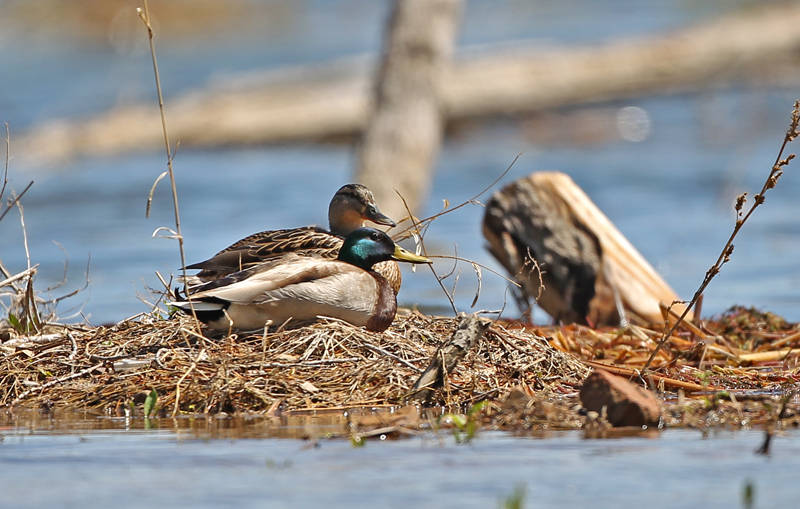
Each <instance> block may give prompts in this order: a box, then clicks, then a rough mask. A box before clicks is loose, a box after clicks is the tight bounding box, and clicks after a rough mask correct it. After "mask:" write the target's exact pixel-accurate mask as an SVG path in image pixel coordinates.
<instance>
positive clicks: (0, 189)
mask: <svg viewBox="0 0 800 509" xmlns="http://www.w3.org/2000/svg"><path fill="white" fill-rule="evenodd" d="M5 126H6V139H5V141H6V162H5V165H4V167H3V187H0V203H2V202H3V193H5V192H6V185H8V159H9V154H10V153H11V134H10V133H9V130H8V122H5Z"/></svg>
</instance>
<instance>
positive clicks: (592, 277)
mask: <svg viewBox="0 0 800 509" xmlns="http://www.w3.org/2000/svg"><path fill="white" fill-rule="evenodd" d="M483 234H484V236H485V237H486V239H487V240H488V241H489V246H488V248H489V251H490V252H491V253H492V255H493V256H494V257H495V258H497V260H498V261H499V262H500V263H501V264H502V265H503V266H504V267H505V268H506V270H507V271H508V272H509V273H510V274H511V276H512V277H513V278H514V279H515V280H516V281H517V282H518V283H520V284H521V285H522V292H523V293H524V295H523V298H524V299H525V300H526V301H527V299H528V298H532V299H535V300H536V301H537V303H538V304H539V306H540V307H541V308H542V309H544V310H545V311H546V312H547V313H548V314H550V315H551V316H552V317H553V318H554V319H556V320H559V321H563V322H566V323H571V322H575V323H581V324H591V325H618V324H619V323H620V320H621V317H620V313H619V310H620V309H621V308H622V309H624V310H625V313H624V314H625V317H626V318H627V319H628V320H630V321H633V322H637V323H643V324H656V323H663V318H662V314H661V307H660V306H662V305H665V306H669V305H671V304H672V303H673V302H675V301H677V300H679V299H678V296H677V295H676V294H675V292H674V291H672V289H671V288H670V287H669V285H667V283H666V282H664V280H663V279H662V278H661V276H659V274H658V273H657V272H656V271H655V269H653V267H652V266H651V265H650V264H649V263H647V260H645V259H644V257H643V256H642V255H641V254H640V253H639V252H638V251H637V250H636V248H634V247H633V245H631V243H630V242H629V241H628V240H627V239H626V238H625V237H624V236H623V235H622V233H620V232H619V230H617V228H616V227H615V226H614V225H613V224H612V223H611V221H610V220H609V219H608V218H607V217H606V216H605V214H603V213H602V212H601V211H600V209H598V208H597V206H596V205H595V204H594V203H593V202H592V201H591V199H590V198H589V197H588V196H587V195H586V193H584V192H583V191H582V190H581V188H580V187H578V186H577V185H576V184H575V182H573V181H572V179H571V178H570V177H569V176H568V175H565V174H563V173H558V172H542V173H534V174H531V175H530V176H528V177H526V178H523V179H520V180H517V181H516V182H513V183H511V184H510V185H508V186H506V187H505V188H503V189H501V190H500V191H498V192H496V193H495V194H494V195H493V196H492V198H491V199H490V200H489V202H488V203H487V205H486V213H485V215H484V218H483ZM672 309H673V310H675V311H676V312H679V313H680V312H682V311H683V307H682V304H676V305H674V306H673V308H672ZM690 317H691V313H690V315H689V318H690Z"/></svg>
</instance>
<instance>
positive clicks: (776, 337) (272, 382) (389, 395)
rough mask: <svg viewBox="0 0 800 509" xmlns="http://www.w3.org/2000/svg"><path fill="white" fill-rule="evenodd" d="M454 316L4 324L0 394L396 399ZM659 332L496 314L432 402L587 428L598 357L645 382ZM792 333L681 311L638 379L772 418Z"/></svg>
mask: <svg viewBox="0 0 800 509" xmlns="http://www.w3.org/2000/svg"><path fill="white" fill-rule="evenodd" d="M456 323H457V319H455V318H437V317H430V316H425V315H422V314H420V313H417V312H405V313H401V315H399V316H398V318H397V319H396V320H395V323H394V324H393V325H392V327H391V328H390V329H389V330H387V331H385V332H383V333H373V332H368V331H366V330H364V329H362V328H359V327H354V326H352V325H349V324H346V323H343V322H339V321H334V320H329V321H323V322H319V323H316V324H312V325H307V326H304V327H299V328H295V329H286V330H278V331H270V332H268V333H266V334H263V333H262V334H250V335H236V334H233V335H225V336H224V337H220V338H208V337H204V336H201V335H198V334H196V333H195V332H194V331H193V322H192V320H191V318H188V317H185V316H175V317H174V318H172V319H164V318H161V317H158V316H157V315H155V314H148V315H142V316H139V317H137V318H135V319H131V320H126V321H123V322H120V323H119V324H116V325H114V326H113V327H88V326H86V327H84V326H76V325H45V326H44V328H43V330H42V332H41V333H40V334H38V335H33V336H25V335H20V334H18V333H17V332H16V331H14V330H13V329H11V328H5V329H4V330H2V331H0V334H2V335H4V336H3V337H5V338H8V339H6V340H5V341H4V342H3V343H2V344H1V345H0V373H2V380H0V406H5V407H17V408H19V407H31V408H46V409H51V408H58V409H72V410H82V409H92V410H95V411H98V412H103V413H106V414H108V415H121V414H124V413H126V412H128V411H130V410H131V409H132V410H133V411H134V412H135V413H138V414H140V415H141V408H142V406H143V404H144V401H145V398H146V396H147V394H148V393H149V392H150V391H151V390H153V389H155V391H156V392H157V393H158V411H159V413H160V414H161V415H170V414H173V412H174V413H176V414H180V413H190V414H198V413H208V414H214V413H219V412H227V413H235V414H252V413H259V414H265V415H274V414H275V413H276V412H277V411H282V412H284V413H297V412H303V411H307V410H309V409H313V410H315V411H325V410H331V409H342V408H352V407H382V406H394V405H402V404H404V403H407V402H409V400H408V399H407V396H408V395H409V391H410V390H411V388H412V387H413V385H414V383H415V382H416V380H417V378H418V377H419V376H420V373H421V372H422V371H423V370H424V369H425V368H426V366H427V365H428V364H429V362H430V360H431V358H432V357H433V356H434V355H436V354H437V349H438V347H439V346H440V345H441V344H442V343H443V342H445V341H447V340H448V339H449V338H450V336H451V334H452V333H453V331H454V329H455V326H456ZM659 337H660V333H659V332H657V331H652V330H647V329H643V328H640V327H633V326H631V327H627V328H625V329H610V328H609V329H602V330H594V329H591V328H589V327H584V326H576V325H568V326H551V327H524V326H522V325H520V324H513V323H508V322H503V323H501V322H494V323H493V324H492V325H491V327H490V328H489V329H488V331H487V333H486V335H485V336H484V338H483V339H482V340H481V341H480V342H479V344H478V345H477V347H476V348H475V349H474V350H473V351H471V352H470V353H468V354H467V356H466V357H465V358H464V359H463V360H462V361H461V363H460V364H459V365H458V366H457V367H456V368H455V369H454V370H453V372H451V373H447V375H446V377H445V378H446V380H445V384H444V386H443V387H442V388H441V389H438V391H437V392H435V393H434V397H433V400H432V403H434V404H439V405H446V406H450V407H458V406H461V408H465V406H466V405H469V404H472V403H475V402H477V401H481V400H488V401H490V402H491V403H492V404H491V405H490V407H489V408H488V409H487V410H486V412H484V418H483V419H484V423H485V424H488V423H491V425H493V426H495V427H498V428H504V429H508V428H514V429H523V430H524V429H528V430H546V429H554V428H573V429H574V428H579V427H581V426H583V425H584V421H585V419H584V417H583V416H581V415H580V414H579V412H578V410H579V408H580V405H579V403H578V400H577V397H576V395H577V388H578V387H579V386H580V384H581V382H582V380H583V378H584V377H585V376H586V375H587V374H588V373H589V372H590V369H591V368H592V367H596V366H597V365H598V364H603V365H606V366H609V369H610V370H612V371H615V372H617V373H620V374H623V375H625V374H627V375H632V379H634V380H636V372H637V370H638V369H640V368H641V366H643V365H644V363H645V362H646V360H647V355H648V353H649V352H650V350H651V349H652V347H653V344H654V343H655V342H657V341H658V339H659ZM798 343H800V328H799V327H798V326H797V325H796V324H789V323H786V322H784V321H783V320H781V319H780V318H779V317H776V316H775V315H771V314H768V313H758V312H755V311H753V310H745V309H742V308H737V309H734V310H731V311H730V312H729V313H726V314H725V315H723V316H721V317H719V318H718V319H716V320H714V321H710V322H708V323H707V324H705V325H704V326H701V327H695V326H692V325H691V324H684V325H682V326H681V328H680V329H679V330H678V332H677V333H676V335H675V336H673V337H672V338H671V340H670V342H669V343H668V347H667V348H664V349H662V351H661V352H660V353H659V356H658V357H657V359H656V361H655V362H654V364H653V369H652V370H651V371H650V372H649V374H648V375H647V377H646V378H647V380H646V381H645V382H647V383H648V384H650V385H651V387H652V388H654V389H655V390H657V391H659V392H660V393H661V394H662V396H664V397H665V401H666V403H665V406H666V413H665V422H666V423H667V424H668V425H673V426H690V427H698V428H705V427H715V426H726V427H732V426H736V427H749V426H755V425H759V424H762V423H764V424H766V423H769V422H774V420H775V418H776V415H777V412H778V409H779V408H780V406H781V405H780V403H779V401H778V400H777V399H776V398H777V394H778V393H779V392H780V391H782V390H783V389H786V388H792V387H794V385H796V383H797V381H798V378H800V369H798V362H797V358H798V354H800V348H797V349H796V350H788V353H787V349H792V348H793V347H800V345H798ZM521 394H522V395H525V397H522V398H521V399H520V395H521ZM787 408H788V413H786V418H785V419H784V425H785V423H786V422H790V421H791V422H794V421H793V420H797V419H796V416H797V415H800V411H798V408H797V404H796V402H790V404H789V406H788V407H787ZM787 419H788V420H787Z"/></svg>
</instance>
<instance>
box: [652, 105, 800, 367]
mask: <svg viewBox="0 0 800 509" xmlns="http://www.w3.org/2000/svg"><path fill="white" fill-rule="evenodd" d="M798 126H800V100H798V101H795V103H794V107H793V108H792V117H791V121H790V122H789V128H788V129H787V130H786V134H785V136H784V137H783V143H781V147H780V150H778V155H777V157H776V158H775V163H774V164H773V165H772V168H770V172H769V175H767V179H766V180H765V181H764V185H762V186H761V190H760V191H759V192H758V193H757V194H756V195H755V196H753V201H752V204H751V205H750V208H749V209H747V211H746V212H745V211H744V205H745V202H746V201H747V193H744V194H741V195H739V197H738V198H737V199H736V204H735V206H734V209H735V210H736V223H735V224H734V227H733V231H732V232H731V234H730V236H729V237H728V240H727V241H726V242H725V245H724V246H723V247H722V251H721V252H720V254H719V256H718V257H717V261H716V262H714V264H713V265H712V266H711V268H709V269H708V270H707V271H706V274H705V277H704V278H703V281H702V283H700V286H699V287H698V288H697V290H696V291H695V292H694V295H693V296H692V300H690V301H689V303H688V304H687V305H686V308H685V309H684V310H683V313H681V315H680V316H679V317H678V319H677V320H676V322H675V323H674V324H673V325H672V327H669V328H668V330H666V331H665V332H664V334H663V335H662V336H661V339H660V340H659V342H658V343H657V344H656V347H655V349H653V351H652V353H651V354H650V357H649V358H648V359H647V362H645V364H644V367H643V368H642V373H643V374H644V372H645V371H647V369H648V368H649V367H650V364H651V363H652V362H653V360H654V359H655V358H656V355H658V352H659V351H660V350H661V348H662V347H663V346H664V345H665V344H666V343H667V341H668V340H669V338H670V336H672V334H673V333H674V332H675V331H676V330H677V329H678V327H679V326H680V325H681V323H682V322H683V321H684V319H685V318H686V316H687V315H688V314H689V311H691V309H692V308H693V307H694V306H695V305H696V304H697V301H698V300H699V299H700V296H701V295H703V292H704V291H705V290H706V287H707V286H708V285H709V283H711V280H713V279H714V277H716V275H717V274H719V272H720V270H721V269H722V266H723V265H725V264H726V263H728V262H729V261H730V259H731V255H732V254H733V240H734V239H735V238H736V235H738V234H739V231H740V230H741V229H742V227H743V226H744V224H745V223H746V222H747V220H748V219H749V218H750V216H752V215H753V212H754V211H755V210H756V209H757V208H758V207H759V206H760V205H761V204H762V203H764V201H765V199H766V197H765V195H766V193H767V191H769V190H770V189H772V188H773V187H775V186H776V185H777V183H778V179H779V178H780V177H781V175H783V169H784V168H785V167H786V166H787V165H788V164H789V162H791V160H792V159H794V158H795V154H789V155H788V156H786V157H785V158H784V157H783V152H784V150H785V149H786V146H787V145H788V144H789V143H790V142H792V141H793V140H794V139H795V138H797V137H798V136H800V131H798ZM665 329H667V327H665Z"/></svg>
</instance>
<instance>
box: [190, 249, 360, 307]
mask: <svg viewBox="0 0 800 509" xmlns="http://www.w3.org/2000/svg"><path fill="white" fill-rule="evenodd" d="M373 280H374V278H373V276H372V275H371V274H370V273H368V272H367V271H365V270H362V269H360V268H358V267H356V266H355V265H351V264H349V263H345V262H341V261H339V260H330V259H326V258H319V257H311V256H301V255H297V254H295V253H290V254H288V255H284V256H281V257H279V258H274V259H271V260H269V261H267V262H264V263H261V264H258V265H254V266H252V267H250V268H248V269H245V270H242V271H239V272H235V273H233V274H230V275H228V276H226V277H224V278H221V279H218V280H215V281H211V282H209V283H206V284H204V285H201V286H200V287H197V288H196V289H195V291H194V292H193V293H192V299H196V300H204V299H205V300H215V301H219V300H221V301H225V302H231V303H237V304H262V303H264V302H268V301H275V300H279V299H281V298H285V297H288V296H295V295H305V296H306V297H305V300H321V301H323V300H325V299H326V298H334V297H332V295H333V294H332V288H336V289H337V291H338V290H339V289H341V290H342V292H341V295H342V296H346V295H347V294H350V295H351V296H355V295H359V294H360V293H361V292H363V290H364V289H365V288H369V289H372V290H373V291H374V288H375V284H374V283H373V282H372V281H373ZM359 281H361V282H362V283H360V284H359ZM364 281H366V282H368V283H367V284H366V286H364V283H363V282H364ZM306 283H309V284H306ZM297 287H302V289H303V291H301V292H299V293H297V294H295V293H294V292H296V288H297ZM342 296H340V295H338V294H337V295H336V296H335V299H334V300H342V298H343V297H342ZM300 298H303V297H300Z"/></svg>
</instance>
